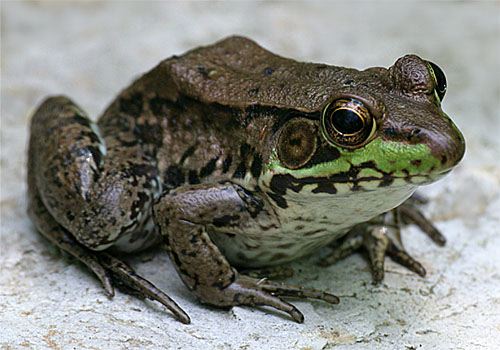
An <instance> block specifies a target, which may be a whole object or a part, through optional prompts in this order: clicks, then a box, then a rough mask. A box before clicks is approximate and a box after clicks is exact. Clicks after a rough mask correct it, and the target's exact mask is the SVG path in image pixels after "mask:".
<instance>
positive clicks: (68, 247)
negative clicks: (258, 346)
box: [29, 191, 190, 324]
mask: <svg viewBox="0 0 500 350" xmlns="http://www.w3.org/2000/svg"><path fill="white" fill-rule="evenodd" d="M29 214H30V216H31V218H32V220H33V222H34V223H35V225H36V227H37V229H38V231H39V232H40V233H41V234H42V235H43V236H44V237H45V238H47V239H48V240H49V241H50V242H52V243H53V244H55V245H56V246H57V247H59V248H60V249H61V250H62V251H64V252H66V253H68V254H70V255H71V256H73V257H75V258H76V259H78V260H79V261H81V262H82V263H84V264H85V265H86V266H87V267H88V268H89V269H90V270H92V272H93V273H94V274H95V275H96V276H97V277H98V278H99V280H100V281H101V284H102V286H103V287H104V290H105V292H106V294H107V296H108V297H113V296H114V295H115V291H114V287H117V288H118V289H120V290H122V291H124V292H126V293H129V294H133V295H135V296H137V297H140V298H142V299H145V298H147V299H151V300H155V301H157V302H159V303H160V304H162V305H164V306H165V307H166V308H167V309H169V310H170V311H171V312H172V313H173V315H174V317H175V318H176V319H177V320H179V321H181V322H182V323H186V324H187V323H190V319H189V316H188V315H187V314H186V313H185V312H184V311H183V310H182V309H181V308H180V307H179V305H177V304H176V303H175V301H173V300H172V299H171V298H170V297H169V296H168V295H166V294H165V293H163V292H162V291H161V290H159V289H158V288H157V287H155V286H154V285H153V284H152V283H151V282H149V281H147V280H146V279H144V278H142V277H141V276H139V275H137V274H136V273H135V271H134V270H133V269H132V268H131V267H130V266H128V265H127V264H126V263H124V262H122V261H121V260H119V259H117V258H115V257H114V256H112V255H111V254H109V253H107V252H102V251H101V252H96V251H92V250H90V249H88V248H86V247H84V246H83V245H81V244H80V243H79V242H77V241H76V239H75V238H74V237H73V236H72V235H71V234H70V233H69V232H68V231H66V230H65V229H64V228H63V227H62V226H61V225H59V224H58V223H57V222H56V221H55V220H54V218H53V217H52V216H51V215H50V213H49V212H48V211H47V209H46V208H45V206H44V205H43V203H42V201H41V199H40V198H39V196H38V195H37V194H36V192H34V191H32V194H31V196H30V206H29Z"/></svg>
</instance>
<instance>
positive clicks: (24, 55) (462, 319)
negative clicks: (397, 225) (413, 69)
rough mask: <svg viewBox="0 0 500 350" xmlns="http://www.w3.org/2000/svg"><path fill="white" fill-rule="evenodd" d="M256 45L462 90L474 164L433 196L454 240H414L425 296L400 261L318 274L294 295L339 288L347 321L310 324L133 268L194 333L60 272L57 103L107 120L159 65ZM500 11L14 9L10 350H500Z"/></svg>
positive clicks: (416, 236)
mask: <svg viewBox="0 0 500 350" xmlns="http://www.w3.org/2000/svg"><path fill="white" fill-rule="evenodd" d="M231 34H240V35H246V36H248V37H250V38H252V39H254V40H256V41H257V42H258V43H260V44H261V45H263V46H264V47H266V48H268V49H269V50H271V51H273V52H275V53H277V54H280V55H283V56H287V57H291V58H294V59H297V60H301V61H312V62H324V63H327V64H333V65H339V66H347V67H354V68H359V69H362V68H366V67H370V66H385V67H387V66H390V65H392V64H393V63H394V61H395V60H396V59H397V58H398V57H400V56H402V55H404V54H406V53H416V54H418V55H420V56H422V57H424V58H427V59H429V60H432V61H433V62H435V63H437V64H438V65H439V66H440V67H441V68H442V69H443V70H444V72H445V74H446V76H447V79H448V84H449V86H448V92H447V95H446V98H445V99H444V105H443V108H444V110H445V111H446V112H447V113H448V114H449V115H450V117H452V119H454V121H455V122H456V123H457V124H458V126H459V127H460V129H461V130H462V131H463V133H464V135H465V137H466V141H467V154H466V157H465V159H464V161H463V162H462V163H461V165H460V166H459V167H458V168H457V169H456V170H455V171H454V172H453V173H452V174H451V175H450V176H448V177H447V178H446V179H444V180H443V181H441V182H439V183H437V184H435V185H431V186H428V187H426V188H425V189H424V191H423V193H424V194H425V195H427V196H428V197H430V199H431V203H430V204H429V205H427V206H426V207H425V208H424V211H425V212H426V213H427V214H428V215H429V216H430V217H431V218H432V219H433V220H434V221H435V222H436V223H437V226H438V227H439V228H440V229H441V230H442V231H443V232H444V234H445V235H446V236H447V238H448V244H447V245H446V246H445V247H444V248H438V247H436V246H434V245H433V244H431V242H430V241H429V239H427V238H426V237H424V235H422V234H420V233H419V232H418V230H417V229H416V228H415V227H408V228H407V229H405V231H404V241H405V245H406V247H407V249H408V250H409V251H410V253H412V254H413V256H415V257H416V258H417V259H419V260H420V261H422V262H423V264H424V265H425V267H426V268H427V271H428V276H427V277H426V278H424V279H422V278H419V277H418V276H416V275H413V274H411V273H409V272H408V271H406V270H404V269H403V268H401V267H399V266H397V265H396V264H394V263H392V262H391V261H388V262H387V272H386V279H385V281H384V283H383V284H382V285H381V286H378V287H375V286H372V285H371V284H370V281H371V277H370V271H369V268H368V265H367V264H366V261H365V260H364V259H363V257H362V256H361V255H355V256H352V257H350V258H348V259H346V260H344V261H342V262H340V263H338V264H336V265H333V266H331V267H329V268H327V269H322V268H318V267H316V266H314V261H312V260H311V259H305V260H303V261H300V262H298V263H296V264H294V265H293V267H294V269H295V271H296V273H295V276H294V277H293V278H291V279H290V280H289V282H290V283H296V284H300V285H308V286H310V287H315V288H320V289H327V290H330V291H332V292H333V293H335V294H337V295H339V296H340V297H341V304H339V305H336V306H331V305H326V304H324V303H318V302H310V301H297V302H295V301H294V303H295V305H297V306H298V307H299V308H300V309H301V310H302V311H303V312H304V314H305V318H306V321H305V323H304V324H302V325H299V324H295V323H293V322H292V321H290V320H289V319H288V318H286V317H282V316H280V315H277V314H276V313H275V312H273V311H270V310H268V309H262V310H255V309H249V308H240V307H236V308H233V309H232V310H231V311H223V310H214V309H211V308H208V307H205V306H202V305H200V304H199V303H198V302H197V301H196V300H195V299H194V298H193V296H191V295H190V293H189V292H188V291H187V290H186V288H185V287H184V286H183V285H182V283H181V281H180V280H179V278H178V277H177V275H176V273H175V271H174V270H173V267H172V266H171V265H170V263H169V261H168V258H167V257H166V256H165V254H162V253H161V252H155V253H154V254H153V253H152V252H147V253H144V254H141V255H140V256H135V257H131V258H130V263H131V264H132V265H133V266H134V267H135V268H137V270H138V271H139V272H140V273H141V274H143V275H144V276H145V277H147V278H148V279H150V280H151V281H153V282H154V283H155V284H156V285H157V286H159V287H160V288H162V289H163V290H164V291H165V292H166V293H167V294H169V295H170V296H171V297H173V298H174V299H175V300H176V301H177V302H178V303H179V304H180V305H181V306H182V307H183V308H184V309H185V310H186V311H187V312H188V313H189V314H190V316H191V318H192V320H193V323H192V324H191V325H189V326H184V325H181V324H179V323H178V322H176V321H174V320H173V319H172V317H171V316H170V315H169V314H168V312H166V311H165V310H164V309H163V308H161V307H160V306H158V305H157V304H155V303H150V302H143V301H140V300H137V299H135V298H133V297H131V296H128V295H124V294H121V293H118V294H117V296H116V297H115V298H114V299H113V300H109V299H107V298H106V296H105V295H104V293H103V291H102V290H101V287H100V285H99V284H98V282H97V281H96V279H95V278H94V277H93V276H92V275H91V274H90V273H89V272H88V271H87V270H86V269H85V268H83V267H82V266H81V265H79V264H77V263H75V261H74V260H72V259H69V258H67V257H62V256H61V255H60V254H59V253H58V252H57V250H56V249H54V248H53V247H51V246H50V245H49V244H48V243H47V242H46V241H45V240H44V239H43V238H41V237H40V236H39V235H38V234H37V233H36V232H35V230H34V228H33V226H32V225H31V223H30V221H29V220H28V218H27V216H26V213H25V211H26V199H25V191H26V185H25V180H24V178H25V162H26V157H25V156H26V144H27V137H28V123H29V118H30V115H31V113H32V112H33V110H34V107H35V106H36V105H37V104H38V103H40V102H41V101H42V99H43V98H44V97H45V96H47V95H50V94H61V93H63V94H67V95H69V96H71V97H72V99H73V100H74V101H76V102H77V103H78V104H79V105H80V106H81V107H82V108H83V109H84V110H86V111H87V112H88V113H89V115H91V116H93V118H94V119H95V118H97V116H98V115H99V114H100V113H101V111H103V110H104V108H105V107H106V105H107V104H108V103H110V102H111V101H112V100H113V98H114V97H115V96H116V95H117V94H118V93H119V91H120V90H121V89H123V88H125V87H126V86H127V85H128V84H129V83H130V82H131V81H132V80H133V79H134V78H136V77H138V76H139V75H140V74H142V73H143V72H145V71H147V70H149V69H150V68H152V67H153V66H154V65H156V64H157V63H158V62H159V61H160V60H162V59H164V58H167V57H169V56H171V55H173V54H181V53H183V52H185V51H186V50H189V49H192V48H194V47H196V46H200V45H206V44H209V43H212V42H214V41H217V40H219V39H221V38H223V37H225V36H227V35H231ZM499 38H500V3H499V2H497V1H471V2H469V1H457V2H453V1H439V2H432V1H422V2H420V1H417V2H414V1H398V2H396V1H386V2H383V1H363V2H360V1H346V2H341V1H331V2H329V1H317V2H245V1H241V2H212V1H206V2H187V1H186V2H119V1H113V2H100V1H99V2H81V3H79V2H64V1H40V2H38V1H23V2H8V1H2V2H1V127H0V133H1V134H0V136H1V138H0V147H1V159H0V162H1V163H0V164H1V172H0V176H1V187H0V191H1V192H0V195H1V202H0V205H1V207H0V209H1V236H0V253H1V254H0V267H1V274H0V286H1V287H0V314H1V315H2V317H1V318H0V329H2V332H0V346H1V347H2V348H6V349H10V348H15V349H17V348H33V349H40V348H53V349H57V348H61V349H66V348H79V349H91V348H108V349H120V348H137V349H139V348H140V349H156V348H159V347H162V348H172V349H177V348H183V349H184V348H200V347H201V346H208V347H209V348H218V349H261V348H263V346H264V345H265V347H266V348H269V349H330V348H335V349H386V348H399V349H401V348H406V349H416V348H420V347H422V348H431V347H436V348H439V349H447V348H453V349H456V348H466V349H484V348H490V349H493V348H495V346H497V345H498V344H497V343H495V340H498V339H500V288H498V286H499V281H500V274H499V271H500V270H499V267H500V257H499V254H498V251H499V249H500V235H499V230H498V227H500V218H499V217H500V215H499V214H498V213H500V195H499V194H500V162H499V159H500V136H499V135H500V112H499V111H500V84H499V79H498V74H499V71H500V65H499V62H500V39H499Z"/></svg>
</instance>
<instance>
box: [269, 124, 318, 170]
mask: <svg viewBox="0 0 500 350" xmlns="http://www.w3.org/2000/svg"><path fill="white" fill-rule="evenodd" d="M316 130H317V129H316V125H315V124H314V123H313V122H312V121H310V120H308V119H304V118H295V119H292V120H290V121H289V122H287V123H286V124H285V125H284V126H283V129H282V130H281V132H280V135H279V139H278V158H279V160H280V161H281V163H282V164H283V165H284V166H285V167H287V168H289V169H298V168H300V167H301V166H303V165H304V164H306V163H307V162H308V161H309V159H311V157H312V156H313V154H314V152H315V151H316V139H317V131H316Z"/></svg>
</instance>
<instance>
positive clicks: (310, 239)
mask: <svg viewBox="0 0 500 350" xmlns="http://www.w3.org/2000/svg"><path fill="white" fill-rule="evenodd" d="M314 187H315V186H311V188H310V189H313V188H314ZM310 189H308V188H307V187H304V188H303V189H302V191H301V192H300V193H295V192H292V191H288V193H287V194H286V196H285V197H284V198H285V199H286V201H287V204H288V207H287V208H286V209H282V208H279V207H277V208H276V213H277V215H278V219H279V223H280V225H279V227H276V228H270V229H268V230H261V229H257V230H256V229H253V228H249V229H245V230H244V232H240V233H238V234H236V235H235V236H233V237H231V238H228V236H227V235H224V234H217V233H215V234H211V237H212V239H213V240H214V242H215V244H217V246H218V247H219V248H220V249H221V250H222V251H223V253H224V255H225V256H226V257H227V258H228V260H229V261H230V262H231V263H232V264H234V265H237V266H242V267H263V266H270V265H279V264H283V263H286V262H289V261H292V260H295V259H297V258H300V257H302V256H305V255H308V254H311V253H312V252H313V251H315V250H317V249H318V248H320V247H323V246H325V245H327V244H329V243H330V242H333V241H335V240H336V239H338V238H340V237H342V236H343V235H344V234H346V233H347V232H348V231H349V229H350V228H352V227H353V226H354V225H356V224H359V223H362V222H365V221H368V220H370V219H372V218H374V217H375V216H377V215H379V214H382V213H384V212H386V211H388V210H391V209H393V208H395V207H396V206H398V205H399V204H401V203H402V202H403V201H405V200H406V199H407V198H408V197H410V196H411V195H412V194H413V192H414V191H415V189H416V186H414V185H408V184H405V185H401V186H390V187H381V188H377V189H374V190H371V191H356V192H352V191H349V190H348V189H345V190H347V191H339V193H337V194H326V193H317V194H314V193H311V192H310V191H309V190H310ZM256 227H257V225H255V228H256Z"/></svg>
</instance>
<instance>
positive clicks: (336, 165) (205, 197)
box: [28, 37, 464, 323]
mask: <svg viewBox="0 0 500 350" xmlns="http://www.w3.org/2000/svg"><path fill="white" fill-rule="evenodd" d="M433 74H434V73H433V71H432V70H431V69H429V65H428V64H427V63H426V61H424V60H422V59H420V58H419V57H417V56H414V55H408V56H405V57H402V58H400V59H399V60H398V61H397V62H396V63H395V64H394V65H393V66H392V67H391V68H389V69H385V68H370V69H367V70H364V71H358V70H354V69H347V68H342V67H334V66H327V65H324V64H311V63H300V62H296V61H293V60H290V59H286V58H282V57H279V56H276V55H274V54H272V53H270V52H268V51H266V50H264V49H263V48H261V47H259V46H258V45H257V44H255V43H254V42H252V41H250V40H248V39H246V38H241V37H230V38H227V39H225V40H223V41H220V42H218V43H216V44H214V45H212V46H207V47H202V48H198V49H195V50H193V51H190V52H188V53H187V54H185V55H183V56H181V57H172V58H170V59H167V60H165V61H163V62H161V63H160V64H159V65H158V66H157V67H155V68H154V69H152V70H151V71H150V72H148V73H146V74H145V75H144V76H142V77H140V78H139V79H138V80H136V81H135V82H134V83H133V84H132V85H131V86H130V87H129V88H127V89H126V90H124V91H123V92H122V93H121V94H120V95H119V96H118V98H117V99H116V100H115V101H114V102H113V103H112V104H111V105H110V106H109V107H108V109H107V110H106V111H105V112H104V114H103V116H102V117H101V118H100V119H99V121H98V123H97V125H96V124H94V123H93V122H92V121H91V120H90V119H89V118H88V117H87V116H86V115H85V113H84V112H83V111H81V110H80V109H79V108H78V107H77V106H76V105H75V104H74V103H73V102H72V101H71V100H69V99H67V98H66V97H51V98H49V99H47V100H46V101H44V102H43V103H42V104H41V106H40V107H39V108H38V110H37V111H36V113H35V115H34V116H33V119H32V125H31V139H30V146H29V164H28V185H29V213H30V216H31V217H32V219H33V221H34V223H35V225H36V226H37V228H38V230H39V231H40V232H41V233H42V234H43V235H44V236H45V237H47V238H48V239H49V240H51V241H52V242H53V243H54V244H56V245H58V246H59V247H61V248H62V249H63V250H65V251H67V252H69V253H70V254H72V255H74V256H75V257H77V258H78V259H80V260H81V261H82V262H84V263H85V264H86V265H87V266H89V268H91V269H92V271H94V273H96V275H97V276H98V277H99V278H100V280H101V281H102V283H103V285H104V287H105V289H106V290H107V292H108V294H109V295H112V294H113V284H115V285H117V286H120V287H122V288H124V289H126V290H127V291H129V292H132V293H134V294H136V295H138V296H141V297H147V298H151V299H155V300H158V301H159V302H161V303H163V304H164V305H165V306H167V307H168V308H169V309H170V310H171V311H172V312H173V313H174V315H175V317H176V318H177V319H179V320H180V321H182V322H185V323H188V322H189V317H188V316H187V315H186V314H185V313H184V312H183V311H182V310H181V309H180V308H179V307H178V306H177V305H176V304H175V302H173V301H172V300H171V299H170V298H169V297H168V296H166V295H165V294H164V293H163V292H161V291H159V290H157V289H156V288H155V287H154V286H153V285H152V284H150V283H149V282H147V281H146V280H144V279H143V278H141V277H140V276H137V275H136V274H135V273H134V271H133V270H132V269H130V268H129V267H128V266H127V265H126V264H124V263H123V262H121V261H120V260H118V259H116V258H115V257H114V256H113V255H112V253H109V252H108V251H104V250H111V251H113V250H121V251H127V252H133V251H139V250H141V249H144V248H147V247H149V246H152V245H156V244H162V245H163V246H164V247H165V248H166V249H167V251H168V252H169V255H170V257H171V260H172V262H173V263H174V265H175V266H176V269H177V271H178V273H179V275H180V276H181V278H182V280H183V281H184V283H185V284H186V286H187V287H188V288H189V289H190V290H192V291H193V292H194V293H195V294H196V295H197V296H198V298H199V299H200V300H201V301H203V302H205V303H208V304H211V305H216V306H221V307H230V306H233V305H270V306H273V307H275V308H278V309H280V310H282V311H285V312H287V313H289V314H290V315H291V316H292V317H293V318H294V319H295V320H297V321H302V320H303V316H302V314H301V313H300V312H299V311H298V310H297V309H296V308H295V307H294V306H293V305H291V304H289V303H287V302H285V301H283V300H282V299H281V298H280V296H296V297H297V296H299V297H311V298H318V299H322V300H325V301H327V302H331V303H336V302H338V299H337V298H336V297H335V296H333V295H331V294H328V293H323V292H320V291H316V290H311V289H303V288H297V287H293V286H288V285H281V284H276V283H272V282H268V281H261V280H257V279H253V278H251V277H248V276H245V275H241V274H239V273H238V272H237V271H236V269H235V268H234V267H263V266H270V265H277V264H283V263H286V262H288V261H291V260H293V259H296V258H298V257H300V256H303V255H307V254H309V253H311V252H312V251H314V250H316V249H317V248H319V247H321V246H325V245H328V244H331V243H332V242H333V243H335V244H337V245H338V247H337V248H336V249H334V251H333V253H332V255H331V256H330V257H327V258H326V259H324V260H323V261H322V264H329V263H332V262H334V261H336V260H338V259H340V258H342V257H344V256H346V255H348V254H350V253H351V252H353V251H354V250H356V249H358V248H360V247H365V248H366V249H367V250H368V252H369V257H370V260H371V261H372V264H373V269H374V281H375V282H378V281H380V280H381V279H382V277H383V260H384V256H385V254H386V253H387V254H388V255H390V256H391V257H392V258H393V259H395V260H396V261H399V262H400V263H402V264H403V265H405V266H407V267H409V268H410V269H412V270H413V271H415V272H417V273H419V274H421V275H423V274H425V270H424V269H423V267H422V266H421V265H420V264H418V262H416V261H415V260H414V259H412V258H411V257H410V256H409V255H408V254H407V253H406V252H405V251H404V249H403V247H402V245H401V240H400V238H399V223H400V220H401V219H403V220H404V221H411V222H414V223H417V224H418V225H419V226H420V227H422V229H423V230H424V231H425V232H427V233H428V234H429V235H430V236H431V238H433V239H434V240H435V241H436V242H438V243H439V244H443V243H444V238H443V237H442V236H441V235H440V234H439V232H438V231H437V230H436V229H435V228H434V227H433V226H432V224H431V223H429V222H428V221H427V220H426V219H425V218H424V217H423V216H422V215H421V214H420V213H419V212H418V211H416V209H414V207H413V206H412V205H411V203H405V204H403V205H401V206H400V207H398V206H399V205H400V204H401V203H402V202H404V201H405V200H406V199H407V198H408V197H409V196H411V194H412V193H413V192H414V191H415V189H416V187H417V186H418V185H420V184H423V183H428V182H431V181H434V180H436V179H437V178H439V177H441V176H442V175H443V174H445V173H446V172H448V171H449V170H450V169H451V168H452V167H453V166H454V165H455V164H457V162H458V161H459V160H460V159H461V157H462V155H463V152H464V141H463V138H462V136H461V134H460V132H459V131H458V130H457V129H456V127H455V126H454V125H453V123H452V122H451V120H450V119H449V118H448V117H447V116H446V115H445V114H444V113H443V112H442V110H441V108H440V101H439V98H438V97H437V94H436V92H435V91H436V84H437V83H436V79H435V76H434V75H433ZM341 98H344V99H345V98H355V99H356V100H357V101H361V102H362V103H363V104H364V105H365V106H366V108H367V109H368V110H369V112H370V114H371V116H372V117H373V119H374V123H375V126H376V127H375V129H374V130H375V132H374V134H373V135H372V136H371V137H370V139H369V140H367V141H366V142H365V143H364V144H363V145H360V146H359V147H355V148H344V147H340V146H338V145H333V144H332V143H331V142H328V141H327V140H326V139H325V137H324V135H323V134H322V133H321V132H320V129H321V127H320V119H321V116H322V112H323V110H324V109H325V107H326V106H327V105H328V104H329V103H331V102H332V101H336V100H338V99H341ZM290 123H297V124H294V125H304V126H306V128H305V129H307V130H304V131H301V130H298V131H297V132H298V133H299V134H297V135H298V136H297V135H295V134H294V133H295V131H296V129H299V128H290V127H288V129H286V128H287V125H288V126H290V125H292V124H290ZM301 123H302V124H301ZM284 130H288V131H284ZM290 130H292V131H290ZM306 132H308V133H309V134H307V135H308V136H309V137H308V138H305V136H304V135H306ZM301 133H302V134H301ZM289 135H295V136H293V137H298V140H299V141H300V142H303V144H304V149H308V148H309V149H310V150H311V154H310V155H309V156H307V157H306V158H305V159H304V161H303V162H298V161H297V160H296V159H294V157H297V154H296V153H297V152H295V151H294V152H295V153H294V152H290V151H289V149H292V148H290V147H292V146H294V145H296V141H294V140H295V139H293V140H288V138H291V137H292V136H289ZM307 135H306V136H307ZM311 135H313V136H311ZM294 142H295V143H294ZM283 145H284V146H283ZM287 147H288V148H287ZM294 150H296V149H295V148H294ZM299 153H300V152H299ZM290 164H293V166H292V165H290ZM297 165H299V166H297ZM393 208H397V209H394V210H392V209H393ZM391 210H392V211H391ZM391 234H392V235H393V236H394V237H391ZM109 248H110V249H109ZM233 266H234V267H233Z"/></svg>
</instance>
